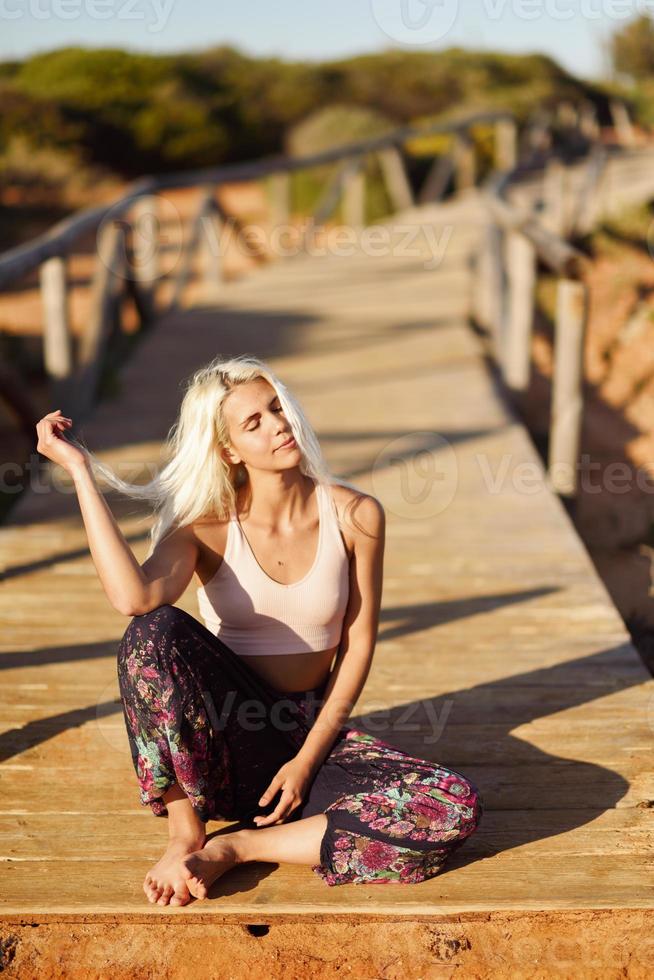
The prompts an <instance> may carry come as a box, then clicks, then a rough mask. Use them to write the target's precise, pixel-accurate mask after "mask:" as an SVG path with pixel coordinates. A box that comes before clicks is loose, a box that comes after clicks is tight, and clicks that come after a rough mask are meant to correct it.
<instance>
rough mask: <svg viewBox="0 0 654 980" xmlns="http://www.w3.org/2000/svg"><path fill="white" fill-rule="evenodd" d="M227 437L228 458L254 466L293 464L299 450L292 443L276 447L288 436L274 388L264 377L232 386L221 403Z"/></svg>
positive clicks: (284, 418) (290, 433) (275, 466)
mask: <svg viewBox="0 0 654 980" xmlns="http://www.w3.org/2000/svg"><path fill="white" fill-rule="evenodd" d="M223 411H224V414H225V419H226V421H227V427H228V430H229V439H230V447H229V449H230V451H229V453H228V458H229V460H230V461H231V462H232V463H241V462H242V463H244V464H246V465H247V466H252V467H254V468H255V469H264V470H270V469H275V470H276V469H289V468H290V467H292V466H297V464H298V462H299V459H300V450H299V449H298V447H297V445H296V443H295V442H292V443H291V444H290V445H289V446H286V447H284V448H280V447H281V445H282V443H283V442H285V441H286V440H288V439H289V438H290V437H291V436H292V435H293V433H292V431H291V426H290V425H289V423H288V421H287V419H286V416H285V415H284V412H283V409H282V406H281V403H280V401H279V398H278V397H277V393H276V392H275V389H274V388H273V387H272V385H271V384H269V382H268V381H266V380H265V378H257V379H256V380H254V381H248V382H246V383H245V384H240V385H237V386H236V387H235V388H232V390H231V391H230V393H229V395H228V396H227V398H226V399H225V401H224V403H223Z"/></svg>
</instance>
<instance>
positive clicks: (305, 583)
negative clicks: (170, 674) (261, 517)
mask: <svg viewBox="0 0 654 980" xmlns="http://www.w3.org/2000/svg"><path fill="white" fill-rule="evenodd" d="M315 487H316V495H317V501H318V516H319V522H320V524H319V532H318V550H317V552H316V556H315V558H314V561H313V565H312V567H311V569H310V570H309V571H308V572H307V574H306V575H305V576H304V578H302V579H300V581H299V582H291V583H290V584H289V585H283V584H282V583H280V582H276V581H275V580H274V579H272V578H270V576H269V575H267V574H266V572H264V570H263V568H262V567H261V565H259V563H258V561H257V560H256V558H255V557H254V553H253V551H252V549H251V547H250V545H249V543H248V540H247V538H246V537H245V534H244V532H243V528H242V527H241V525H240V523H239V521H238V518H237V516H236V514H232V516H231V517H230V520H229V524H228V525H227V542H226V546H225V554H224V556H223V560H222V563H221V565H220V568H219V569H218V571H217V572H216V574H215V575H214V576H213V578H212V579H210V581H209V582H207V583H206V585H204V586H200V588H199V589H197V590H196V591H197V596H198V607H199V610H200V615H201V616H202V618H203V619H204V622H205V625H206V626H207V629H209V630H210V631H211V632H212V633H214V634H215V635H216V636H219V637H220V639H221V640H222V641H223V643H226V644H227V646H228V647H230V648H231V649H232V650H233V651H234V653H236V654H238V655H239V656H244V657H247V656H249V655H253V654H263V655H265V656H270V657H272V656H275V654H283V653H308V652H313V651H319V650H328V649H330V648H331V647H334V646H336V645H337V644H338V643H339V641H340V638H341V631H342V627H343V618H344V616H345V608H346V606H347V602H348V597H349V560H348V554H347V551H346V549H345V545H344V543H343V539H342V538H341V533H340V530H339V527H338V524H337V523H336V511H335V508H334V502H333V499H332V495H331V491H330V490H329V489H328V488H327V487H325V486H323V485H322V484H320V483H317V482H316V483H315Z"/></svg>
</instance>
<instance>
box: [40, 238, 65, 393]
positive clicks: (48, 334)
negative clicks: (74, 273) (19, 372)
mask: <svg viewBox="0 0 654 980" xmlns="http://www.w3.org/2000/svg"><path fill="white" fill-rule="evenodd" d="M39 274H40V283H41V304H42V308H43V362H44V364H45V370H46V373H47V375H48V376H49V377H50V378H52V379H57V380H61V379H63V378H69V377H70V375H71V373H72V370H73V354H72V347H71V341H70V332H69V322H68V286H67V282H66V260H65V259H64V258H62V257H61V256H55V257H54V258H52V259H47V260H46V261H45V262H44V263H43V264H42V265H41V268H40V273H39Z"/></svg>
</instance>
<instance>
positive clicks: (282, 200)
mask: <svg viewBox="0 0 654 980" xmlns="http://www.w3.org/2000/svg"><path fill="white" fill-rule="evenodd" d="M267 186H268V209H269V215H270V225H271V228H279V227H281V226H282V225H287V224H288V223H289V221H290V220H291V175H290V174H289V172H288V171H286V170H283V171H280V172H279V173H275V174H270V176H269V177H268V181H267Z"/></svg>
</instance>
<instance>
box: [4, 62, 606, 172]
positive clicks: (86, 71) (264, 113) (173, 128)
mask: <svg viewBox="0 0 654 980" xmlns="http://www.w3.org/2000/svg"><path fill="white" fill-rule="evenodd" d="M561 98H568V99H572V100H577V101H580V100H582V99H584V98H591V99H592V100H593V101H595V102H596V103H598V102H601V101H602V99H603V98H604V93H603V92H602V91H601V90H600V89H599V88H597V87H593V86H591V85H589V84H588V83H586V82H583V81H580V80H578V79H576V78H574V77H573V76H571V75H569V74H568V73H567V72H566V71H564V70H563V69H562V68H561V67H559V66H558V65H557V64H556V63H555V62H554V61H553V60H552V59H550V58H547V57H545V56H543V55H528V56H518V55H504V54H494V53H488V52H472V51H466V50H463V49H460V48H451V49H449V50H447V51H439V52H415V51H398V50H388V51H384V52H380V53H376V54H369V55H361V56H359V57H355V58H348V59H343V60H339V61H330V62H322V63H313V62H285V61H282V60H280V59H278V58H254V57H250V56H248V55H245V54H243V53H241V52H239V51H238V50H236V49H234V48H232V47H230V46H225V45H223V46H219V47H215V48H209V49H207V50H205V51H201V52H196V53H192V54H175V55H148V54H141V53H135V52H127V51H122V50H119V49H112V48H106V49H95V50H94V49H86V48H79V47H70V48H60V49H57V50H54V51H50V52H46V53H41V54H38V55H34V56H33V57H31V58H28V59H27V60H25V61H23V62H18V61H7V62H4V63H2V64H0V153H2V152H4V151H6V149H7V147H8V145H9V141H10V139H11V136H12V134H15V133H20V134H21V136H22V137H24V138H25V139H26V140H28V141H29V142H30V143H31V144H32V145H34V146H35V147H36V146H39V147H41V148H44V149H54V150H59V151H66V152H74V153H75V154H76V155H77V156H78V158H79V165H80V166H83V165H85V164H94V165H101V166H102V167H105V168H109V169H110V170H112V171H113V172H114V173H116V174H117V175H120V176H121V177H123V178H130V177H135V176H137V175H141V174H146V173H162V172H166V171H172V170H181V169H188V168H193V167H204V166H209V165H217V164H220V163H226V162H234V161H237V160H243V159H253V158H257V157H262V156H266V155H270V154H281V153H284V152H286V151H287V150H290V152H303V153H304V152H314V151H315V150H317V149H320V148H324V147H325V146H328V145H334V143H335V142H336V143H343V142H348V141H349V140H351V139H358V138H363V137H365V136H369V135H375V134H377V133H378V132H383V130H384V129H385V128H392V127H394V126H398V125H402V124H407V123H416V122H418V123H419V122H426V121H428V120H431V119H436V118H438V119H446V118H448V117H449V116H451V115H461V114H463V113H465V112H467V111H470V110H473V109H483V108H492V107H495V106H499V105H501V106H503V107H507V108H509V109H511V110H512V111H514V112H515V113H516V115H517V116H518V118H522V119H523V118H525V117H526V116H527V115H528V114H529V113H530V112H531V111H532V110H533V109H534V108H536V107H539V108H546V107H547V106H548V105H553V104H554V103H556V102H557V101H559V100H560V99H561ZM312 141H313V145H312ZM291 147H293V148H294V149H292V150H291V149H290V148H291ZM299 147H302V149H301V150H300V149H298V148H299ZM432 152H433V150H432Z"/></svg>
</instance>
